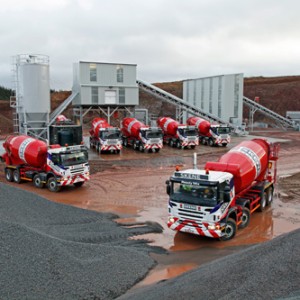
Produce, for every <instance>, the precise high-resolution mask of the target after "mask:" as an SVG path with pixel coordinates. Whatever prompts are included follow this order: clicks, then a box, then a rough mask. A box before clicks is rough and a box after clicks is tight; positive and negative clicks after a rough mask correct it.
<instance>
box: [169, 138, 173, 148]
mask: <svg viewBox="0 0 300 300" xmlns="http://www.w3.org/2000/svg"><path fill="white" fill-rule="evenodd" d="M170 146H171V147H174V141H173V140H172V139H170Z"/></svg>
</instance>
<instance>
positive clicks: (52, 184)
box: [47, 177, 60, 192]
mask: <svg viewBox="0 0 300 300" xmlns="http://www.w3.org/2000/svg"><path fill="white" fill-rule="evenodd" d="M47 188H48V190H49V191H50V192H59V191H60V186H58V183H57V181H56V178H55V177H50V178H49V179H48V181H47Z"/></svg>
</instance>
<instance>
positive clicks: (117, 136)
mask: <svg viewBox="0 0 300 300" xmlns="http://www.w3.org/2000/svg"><path fill="white" fill-rule="evenodd" d="M90 135H91V136H90V147H91V148H95V149H96V151H97V152H98V153H103V152H111V153H120V151H121V149H122V139H121V131H120V129H119V128H117V127H113V126H111V125H109V124H108V123H107V121H106V120H105V119H103V118H95V119H94V120H93V121H92V127H91V129H90Z"/></svg>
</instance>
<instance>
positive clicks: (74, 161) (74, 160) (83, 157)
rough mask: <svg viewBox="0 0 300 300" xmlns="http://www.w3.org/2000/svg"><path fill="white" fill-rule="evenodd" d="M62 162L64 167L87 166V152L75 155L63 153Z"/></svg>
mask: <svg viewBox="0 0 300 300" xmlns="http://www.w3.org/2000/svg"><path fill="white" fill-rule="evenodd" d="M60 162H61V164H62V165H63V166H66V167H67V166H73V165H79V164H85V163H87V162H88V153H87V151H80V152H74V153H62V154H60Z"/></svg>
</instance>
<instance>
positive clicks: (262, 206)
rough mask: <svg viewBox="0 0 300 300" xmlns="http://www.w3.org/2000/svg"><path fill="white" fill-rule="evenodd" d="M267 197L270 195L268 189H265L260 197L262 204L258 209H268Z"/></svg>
mask: <svg viewBox="0 0 300 300" xmlns="http://www.w3.org/2000/svg"><path fill="white" fill-rule="evenodd" d="M267 198H268V195H267V191H264V193H263V195H262V197H261V199H260V203H259V204H260V206H259V208H258V211H264V210H265V209H266V206H267Z"/></svg>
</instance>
